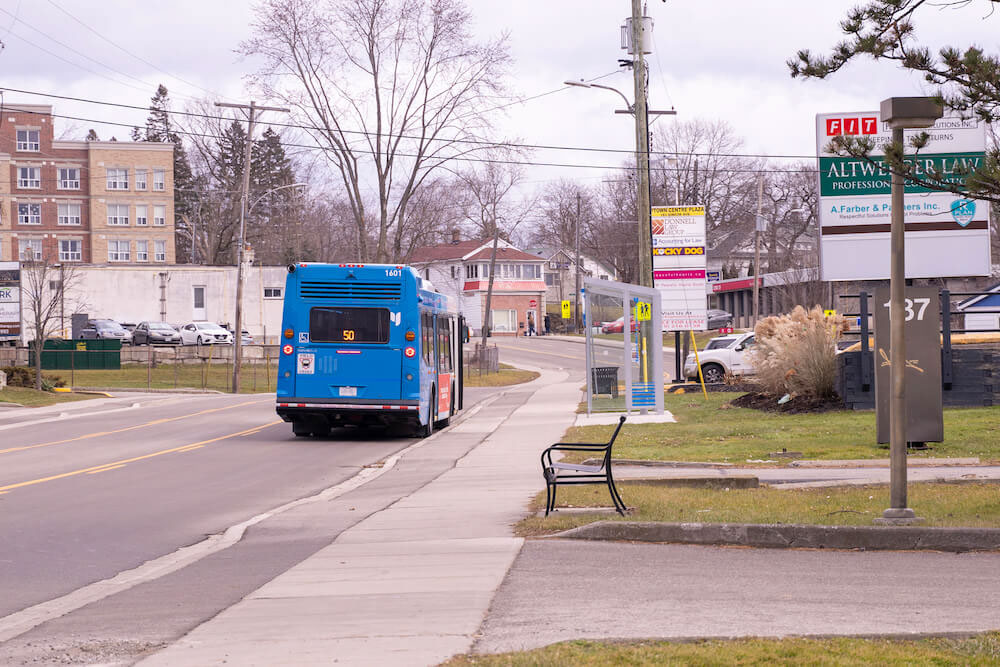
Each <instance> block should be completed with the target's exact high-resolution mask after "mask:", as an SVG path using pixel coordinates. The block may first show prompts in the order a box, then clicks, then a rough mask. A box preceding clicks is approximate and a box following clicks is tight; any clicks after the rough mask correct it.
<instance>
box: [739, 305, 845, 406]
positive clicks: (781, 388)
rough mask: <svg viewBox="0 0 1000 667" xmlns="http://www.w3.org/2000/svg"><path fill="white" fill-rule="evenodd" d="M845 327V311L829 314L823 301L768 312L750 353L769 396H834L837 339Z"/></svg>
mask: <svg viewBox="0 0 1000 667" xmlns="http://www.w3.org/2000/svg"><path fill="white" fill-rule="evenodd" d="M844 331H847V323H846V322H845V321H844V318H843V316H841V315H837V316H835V317H826V316H825V315H824V314H823V310H822V309H821V308H820V307H819V306H815V307H814V308H813V309H812V310H808V311H807V310H806V309H805V308H803V307H802V306H796V307H795V310H793V311H792V312H791V313H788V314H786V315H776V316H772V317H766V318H764V319H763V320H761V321H760V322H758V323H757V327H756V329H755V330H754V334H755V339H754V340H755V345H754V346H753V348H752V350H751V351H750V352H749V353H748V354H749V358H750V363H751V364H753V366H754V368H755V369H756V371H757V374H756V375H755V376H754V378H753V382H754V384H756V385H757V386H758V387H759V388H760V390H761V391H762V392H763V393H765V394H768V395H770V396H784V395H785V394H791V395H792V396H803V397H806V398H810V399H826V398H832V397H834V396H836V390H835V389H834V385H835V381H836V377H837V341H838V340H840V337H841V334H843V332H844Z"/></svg>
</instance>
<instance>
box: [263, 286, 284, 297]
mask: <svg viewBox="0 0 1000 667" xmlns="http://www.w3.org/2000/svg"><path fill="white" fill-rule="evenodd" d="M264 298H265V299H280V298H281V288H280V287H265V288H264Z"/></svg>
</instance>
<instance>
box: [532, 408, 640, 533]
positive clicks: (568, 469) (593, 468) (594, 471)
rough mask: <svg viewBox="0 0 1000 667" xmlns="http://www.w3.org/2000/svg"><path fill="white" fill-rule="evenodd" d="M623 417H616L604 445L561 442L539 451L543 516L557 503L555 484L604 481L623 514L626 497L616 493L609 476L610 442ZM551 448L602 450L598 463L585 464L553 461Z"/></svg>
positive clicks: (616, 433) (613, 441)
mask: <svg viewBox="0 0 1000 667" xmlns="http://www.w3.org/2000/svg"><path fill="white" fill-rule="evenodd" d="M624 423H625V417H624V416H622V417H621V418H620V419H619V420H618V426H617V427H615V432H614V433H612V434H611V439H610V440H609V441H608V443H607V444H606V445H598V444H590V443H579V442H560V443H557V444H555V445H552V446H551V447H549V448H547V449H546V450H545V451H544V452H542V474H543V475H544V476H545V516H548V515H549V512H551V511H552V510H553V509H555V505H556V487H557V486H559V485H560V484H607V485H608V490H609V491H610V492H611V500H612V502H614V504H615V509H616V510H617V511H618V513H619V514H621V515H622V516H625V509H626V508H625V501H623V500H622V497H621V496H620V495H618V489H616V488H615V480H614V478H613V477H612V476H611V446H612V445H613V444H615V438H617V437H618V432H619V431H620V430H622V425H623V424H624ZM552 452H594V453H595V454H597V453H601V454H602V459H601V464H600V465H584V464H582V463H562V462H559V461H556V462H553V461H552Z"/></svg>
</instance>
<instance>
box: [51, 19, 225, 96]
mask: <svg viewBox="0 0 1000 667" xmlns="http://www.w3.org/2000/svg"><path fill="white" fill-rule="evenodd" d="M46 1H47V2H48V3H49V4H50V5H52V6H53V7H55V8H56V9H58V10H59V11H60V12H62V13H63V14H65V15H66V16H68V17H69V18H71V19H72V20H73V21H75V22H77V23H79V24H80V25H82V26H83V27H84V28H86V29H87V30H89V31H90V32H92V33H94V34H95V35H97V36H98V37H100V38H101V39H102V40H104V41H105V42H107V43H108V44H110V45H111V46H113V47H115V48H116V49H118V50H119V51H121V52H122V53H125V54H127V55H129V56H132V57H133V58H135V59H136V60H138V61H139V62H141V63H143V64H144V65H147V66H148V67H152V68H153V69H155V70H156V71H157V72H160V73H161V74H166V75H167V76H169V77H170V78H172V79H176V80H177V81H180V82H182V83H186V84H187V85H189V86H191V87H193V88H197V89H198V90H201V91H203V92H206V93H209V94H210V95H215V96H217V97H226V96H225V95H221V94H219V93H217V92H215V91H213V90H209V89H208V88H203V87H201V86H199V85H198V84H196V83H192V82H190V81H188V80H186V79H182V78H181V77H179V76H177V75H176V74H171V73H170V72H168V71H166V70H164V69H162V68H160V67H157V66H156V65H154V64H153V63H151V62H149V61H148V60H146V59H145V58H143V57H141V56H139V55H136V54H135V53H133V52H131V51H129V50H128V49H126V48H125V47H124V46H121V45H120V44H118V43H117V42H114V41H112V40H111V39H109V38H108V37H106V36H104V35H103V34H101V33H100V32H98V31H97V30H95V29H94V28H92V27H91V26H89V25H87V24H86V23H84V22H83V21H81V20H80V19H79V18H77V17H76V16H75V15H73V14H71V13H70V12H69V11H67V10H66V9H65V8H63V7H62V6H60V5H59V4H58V3H56V2H55V1H54V0H46ZM227 99H228V98H227Z"/></svg>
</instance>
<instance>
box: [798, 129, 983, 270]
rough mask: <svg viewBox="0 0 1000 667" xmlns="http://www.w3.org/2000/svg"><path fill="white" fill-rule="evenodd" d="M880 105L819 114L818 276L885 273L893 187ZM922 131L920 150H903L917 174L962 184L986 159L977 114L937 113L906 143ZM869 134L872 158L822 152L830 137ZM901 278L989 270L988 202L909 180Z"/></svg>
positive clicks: (887, 133)
mask: <svg viewBox="0 0 1000 667" xmlns="http://www.w3.org/2000/svg"><path fill="white" fill-rule="evenodd" d="M878 115H879V114H878V112H877V111H869V112H864V113H839V114H819V115H817V116H816V154H817V155H818V156H819V192H820V216H819V222H820V267H821V271H822V278H823V280H881V279H887V278H888V277H889V254H890V253H889V228H890V217H889V216H890V212H891V208H892V207H891V204H890V188H891V181H892V176H891V174H890V173H889V171H888V170H887V169H886V168H885V167H884V152H883V147H884V146H885V145H886V144H888V143H890V142H891V141H892V130H891V129H890V128H888V127H887V126H886V125H884V124H883V123H882V122H881V121H880V120H879V117H878ZM923 131H926V132H927V133H928V134H929V135H930V141H929V142H928V143H927V145H926V146H925V147H924V148H922V149H921V150H920V151H919V152H916V154H914V153H915V150H914V149H913V148H912V147H908V148H907V149H906V153H907V155H906V157H905V159H906V161H907V162H908V163H910V164H911V165H913V170H914V173H915V175H916V176H917V177H919V176H920V174H923V173H928V172H934V173H937V174H941V175H943V176H944V177H945V179H946V180H950V181H951V182H953V183H955V184H959V185H960V184H962V183H963V182H964V180H965V176H964V173H965V171H966V170H967V169H970V168H975V167H978V166H980V165H981V164H982V162H983V160H984V159H985V158H984V156H985V147H986V127H985V125H984V124H983V123H981V122H980V121H978V120H977V119H975V118H968V119H963V118H955V117H948V118H940V119H938V121H937V122H936V123H935V124H934V127H932V128H928V129H927V130H907V131H906V132H904V141H905V143H906V144H907V146H909V140H910V138H911V137H913V136H915V135H917V134H918V133H920V132H923ZM839 134H843V135H847V136H861V137H869V138H871V139H872V140H873V141H874V143H875V149H874V150H873V151H872V152H871V155H870V156H869V157H870V158H871V159H870V160H866V159H864V158H853V157H838V156H835V155H833V154H832V153H830V152H829V151H828V150H827V147H828V146H829V144H830V140H831V139H833V137H835V136H837V135H839ZM905 190H906V195H905V202H904V211H903V219H904V222H905V223H906V277H907V278H939V277H945V276H979V275H989V273H990V230H989V205H988V204H987V203H986V202H981V201H976V200H973V199H969V198H968V197H965V196H962V195H960V194H955V193H952V192H936V191H933V190H930V189H928V188H926V187H922V186H920V185H919V184H915V183H907V184H906V189H905Z"/></svg>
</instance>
